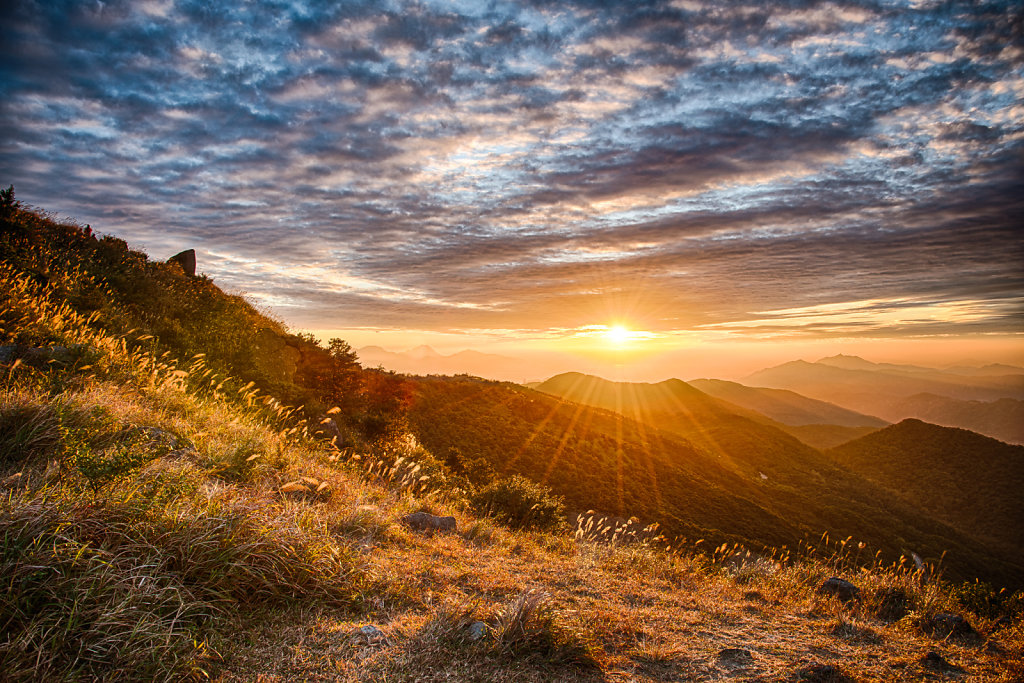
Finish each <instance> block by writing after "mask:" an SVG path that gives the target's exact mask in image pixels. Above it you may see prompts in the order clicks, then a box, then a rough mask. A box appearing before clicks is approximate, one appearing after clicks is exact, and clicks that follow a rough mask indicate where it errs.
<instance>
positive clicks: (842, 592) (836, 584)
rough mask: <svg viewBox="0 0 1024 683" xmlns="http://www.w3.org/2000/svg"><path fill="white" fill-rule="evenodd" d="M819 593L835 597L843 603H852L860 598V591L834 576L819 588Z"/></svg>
mask: <svg viewBox="0 0 1024 683" xmlns="http://www.w3.org/2000/svg"><path fill="white" fill-rule="evenodd" d="M818 592H819V593H828V594H829V595H834V596H836V597H837V598H839V599H840V600H842V601H843V602H850V601H851V600H854V599H856V598H857V597H859V596H860V589H859V588H857V587H856V586H854V585H853V584H852V583H850V582H849V581H847V580H845V579H840V578H839V577H837V576H833V577H832V578H830V579H826V580H825V581H824V582H823V583H822V584H821V585H820V586H818Z"/></svg>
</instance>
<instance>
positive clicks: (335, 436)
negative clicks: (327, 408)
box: [315, 415, 342, 448]
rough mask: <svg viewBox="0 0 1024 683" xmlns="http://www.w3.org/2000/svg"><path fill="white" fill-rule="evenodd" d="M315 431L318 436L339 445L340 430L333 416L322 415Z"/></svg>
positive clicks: (340, 439)
mask: <svg viewBox="0 0 1024 683" xmlns="http://www.w3.org/2000/svg"><path fill="white" fill-rule="evenodd" d="M315 433H316V435H317V436H319V437H320V438H322V439H325V440H326V441H330V442H331V443H333V444H334V445H335V446H338V447H339V448H340V447H341V444H342V438H341V430H340V429H338V423H337V422H335V421H334V418H332V417H328V416H327V415H324V416H323V418H322V419H321V420H320V422H318V423H317V426H316V430H315Z"/></svg>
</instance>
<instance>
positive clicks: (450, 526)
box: [402, 512, 455, 533]
mask: <svg viewBox="0 0 1024 683" xmlns="http://www.w3.org/2000/svg"><path fill="white" fill-rule="evenodd" d="M402 522H403V523H404V524H405V525H406V526H408V527H409V528H410V529H414V530H416V531H426V532H430V533H433V532H435V531H455V518H454V517H438V516H437V515H432V514H430V513H429V512H414V513H412V514H409V515H406V516H405V517H402Z"/></svg>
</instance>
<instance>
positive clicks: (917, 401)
mask: <svg viewBox="0 0 1024 683" xmlns="http://www.w3.org/2000/svg"><path fill="white" fill-rule="evenodd" d="M892 412H893V413H895V414H899V415H905V416H907V417H912V418H917V419H919V420H924V421H925V422H931V423H933V424H937V425H942V426H944V427H960V428H962V429H969V430H970V431H972V432H978V433H979V434H984V435H985V436H990V437H992V438H994V439H999V440H1000V441H1005V442H1006V443H1012V444H1024V401H1020V400H1017V399H1012V398H1000V399H998V400H995V401H962V400H959V399H955V398H947V397H946V396H937V395H935V394H914V395H913V396H908V397H907V398H905V399H903V400H901V401H899V402H898V403H897V404H896V405H895V406H894V407H893V409H892Z"/></svg>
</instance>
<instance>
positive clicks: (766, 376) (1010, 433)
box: [743, 355, 1024, 442]
mask: <svg viewBox="0 0 1024 683" xmlns="http://www.w3.org/2000/svg"><path fill="white" fill-rule="evenodd" d="M743 382H744V383H745V384H748V385H752V386H758V387H768V388H774V389H788V390H790V391H795V392H797V393H800V394H803V395H804V396H807V397H810V398H815V399H818V400H822V401H828V402H830V403H834V404H837V405H839V406H842V407H844V408H848V409H851V410H854V411H858V412H861V413H865V414H868V415H874V416H877V417H880V418H882V419H884V420H888V421H889V422H899V421H900V420H903V419H905V418H920V419H925V420H932V421H935V422H938V423H940V424H942V425H943V426H949V427H963V428H967V429H972V430H976V431H978V432H980V433H983V434H985V435H987V436H992V437H994V438H998V439H1003V440H1007V441H1013V442H1021V441H1022V438H1021V433H1020V430H1021V428H1020V424H1021V422H1022V421H1021V419H1020V417H1021V401H1022V399H1024V369H1022V368H1017V367H1014V366H1007V365H988V366H985V367H980V368H953V369H949V370H939V369H935V368H926V367H921V366H915V365H894V364H887V363H872V362H870V361H867V360H864V359H863V358H859V357H856V356H842V355H840V356H833V357H831V358H823V359H821V360H819V361H817V362H815V363H809V362H807V361H802V360H799V361H792V362H789V363H784V364H782V365H778V366H776V367H773V368H767V369H765V370H760V371H758V372H755V373H754V374H752V375H749V376H748V377H746V378H744V380H743ZM1007 399H1009V400H1007Z"/></svg>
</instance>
